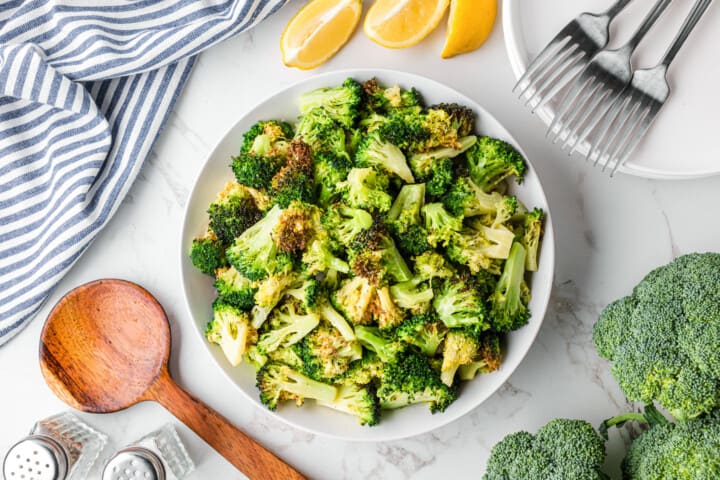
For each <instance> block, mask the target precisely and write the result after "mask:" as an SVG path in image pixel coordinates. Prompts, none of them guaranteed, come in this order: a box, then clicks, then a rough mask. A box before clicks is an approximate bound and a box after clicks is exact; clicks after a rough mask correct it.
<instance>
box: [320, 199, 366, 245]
mask: <svg viewBox="0 0 720 480" xmlns="http://www.w3.org/2000/svg"><path fill="white" fill-rule="evenodd" d="M322 222H323V225H324V226H325V229H326V230H327V231H328V233H329V234H330V236H331V237H332V238H333V239H334V240H335V241H336V242H338V243H339V244H341V245H350V244H351V243H352V242H353V240H355V237H356V236H357V235H358V234H359V233H360V232H362V231H363V230H367V229H368V228H370V227H371V226H372V223H373V218H372V215H370V214H369V213H368V212H366V211H365V210H362V209H360V208H350V207H348V206H345V205H343V204H334V205H330V206H329V207H328V208H327V209H326V210H325V212H324V214H323V217H322Z"/></svg>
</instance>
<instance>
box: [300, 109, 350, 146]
mask: <svg viewBox="0 0 720 480" xmlns="http://www.w3.org/2000/svg"><path fill="white" fill-rule="evenodd" d="M295 139H296V140H302V141H303V142H305V143H307V144H308V145H310V147H311V148H312V152H313V154H314V155H317V154H318V153H320V152H327V153H331V154H333V155H335V156H338V157H345V158H349V155H348V153H347V150H346V149H345V148H346V139H345V130H343V128H342V126H340V125H338V124H337V123H336V122H335V120H333V119H332V117H331V116H330V115H329V114H328V113H327V112H326V111H325V110H324V109H322V108H313V109H312V110H310V111H308V112H306V113H304V114H303V115H302V117H300V122H299V123H298V125H297V130H296V132H295Z"/></svg>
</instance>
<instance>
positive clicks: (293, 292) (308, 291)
mask: <svg viewBox="0 0 720 480" xmlns="http://www.w3.org/2000/svg"><path fill="white" fill-rule="evenodd" d="M322 290H323V288H322V285H321V284H320V281H318V280H317V279H316V278H312V277H311V278H307V279H305V280H303V283H302V284H301V285H300V286H299V287H297V288H292V289H290V290H287V291H286V292H285V295H288V296H290V297H293V298H295V299H296V300H298V301H300V302H301V303H302V305H303V307H304V308H305V309H307V310H315V309H316V308H317V307H318V306H319V304H320V302H321V301H322V300H321V295H322Z"/></svg>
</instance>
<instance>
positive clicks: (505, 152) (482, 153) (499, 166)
mask: <svg viewBox="0 0 720 480" xmlns="http://www.w3.org/2000/svg"><path fill="white" fill-rule="evenodd" d="M466 156H467V162H468V169H469V172H470V177H471V178H472V179H473V181H474V182H475V183H476V184H477V185H478V186H479V187H480V188H481V189H482V190H483V191H485V192H489V191H490V190H492V189H493V188H495V187H497V186H498V184H500V182H502V181H503V180H505V179H506V178H508V177H510V176H513V175H514V176H515V177H516V179H517V182H518V183H520V182H522V180H523V178H524V177H525V171H526V170H527V166H526V165H525V160H524V159H523V157H522V155H520V152H518V151H517V150H515V147H513V146H512V145H510V144H509V143H507V142H504V141H502V140H499V139H497V138H490V137H480V138H479V139H478V141H477V143H476V144H475V145H473V146H472V148H470V150H468V151H467V153H466Z"/></svg>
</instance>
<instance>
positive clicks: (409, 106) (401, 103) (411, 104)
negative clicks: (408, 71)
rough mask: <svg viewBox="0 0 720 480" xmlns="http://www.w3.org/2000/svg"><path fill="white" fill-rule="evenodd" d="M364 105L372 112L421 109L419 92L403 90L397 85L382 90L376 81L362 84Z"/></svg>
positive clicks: (372, 80) (412, 89)
mask: <svg viewBox="0 0 720 480" xmlns="http://www.w3.org/2000/svg"><path fill="white" fill-rule="evenodd" d="M363 89H364V93H365V105H366V107H367V108H368V109H369V110H370V111H372V112H378V111H379V112H382V113H389V112H399V111H410V112H413V111H418V112H419V110H420V109H421V108H422V104H423V102H422V98H421V96H420V92H418V91H417V90H415V89H414V88H411V89H409V90H404V89H402V88H400V87H399V86H398V85H394V86H392V87H388V88H383V87H382V86H380V84H379V83H378V81H377V80H376V79H374V78H373V79H371V80H368V81H366V82H365V83H363Z"/></svg>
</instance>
